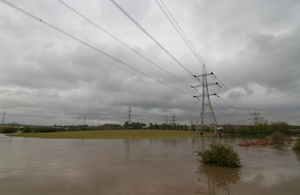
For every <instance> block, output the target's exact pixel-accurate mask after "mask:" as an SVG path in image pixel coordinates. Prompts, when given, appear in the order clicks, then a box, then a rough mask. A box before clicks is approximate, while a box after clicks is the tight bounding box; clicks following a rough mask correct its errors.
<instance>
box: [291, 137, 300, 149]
mask: <svg viewBox="0 0 300 195" xmlns="http://www.w3.org/2000/svg"><path fill="white" fill-rule="evenodd" d="M293 150H295V151H300V138H298V139H297V140H296V142H295V145H294V147H293Z"/></svg>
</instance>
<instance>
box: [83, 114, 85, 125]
mask: <svg viewBox="0 0 300 195" xmlns="http://www.w3.org/2000/svg"><path fill="white" fill-rule="evenodd" d="M83 126H84V127H85V126H86V114H84V119H83Z"/></svg>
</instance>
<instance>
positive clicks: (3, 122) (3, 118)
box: [1, 111, 5, 125]
mask: <svg viewBox="0 0 300 195" xmlns="http://www.w3.org/2000/svg"><path fill="white" fill-rule="evenodd" d="M1 124H2V125H4V124H5V111H4V113H3V117H2V121H1Z"/></svg>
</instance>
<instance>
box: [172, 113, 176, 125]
mask: <svg viewBox="0 0 300 195" xmlns="http://www.w3.org/2000/svg"><path fill="white" fill-rule="evenodd" d="M172 124H173V125H175V124H176V116H175V115H174V113H173V116H172Z"/></svg>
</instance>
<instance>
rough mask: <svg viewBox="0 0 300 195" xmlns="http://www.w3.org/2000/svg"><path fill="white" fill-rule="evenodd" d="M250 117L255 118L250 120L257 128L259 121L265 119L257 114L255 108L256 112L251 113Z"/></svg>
mask: <svg viewBox="0 0 300 195" xmlns="http://www.w3.org/2000/svg"><path fill="white" fill-rule="evenodd" d="M250 115H253V118H249V119H248V120H253V126H254V127H255V126H256V125H257V124H259V120H262V119H264V118H262V117H258V116H259V115H260V113H258V112H256V111H255V108H254V112H253V113H250Z"/></svg>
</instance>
